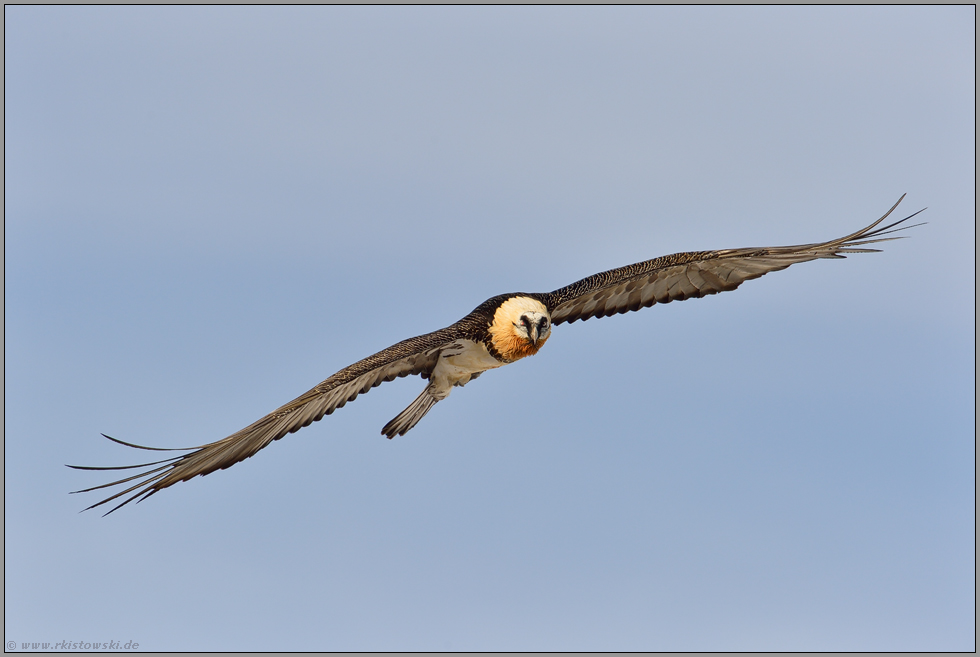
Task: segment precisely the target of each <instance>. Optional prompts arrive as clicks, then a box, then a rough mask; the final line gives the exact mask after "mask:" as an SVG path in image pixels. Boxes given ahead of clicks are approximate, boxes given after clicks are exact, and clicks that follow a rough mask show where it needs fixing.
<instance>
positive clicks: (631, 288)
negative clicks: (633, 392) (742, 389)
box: [541, 194, 922, 324]
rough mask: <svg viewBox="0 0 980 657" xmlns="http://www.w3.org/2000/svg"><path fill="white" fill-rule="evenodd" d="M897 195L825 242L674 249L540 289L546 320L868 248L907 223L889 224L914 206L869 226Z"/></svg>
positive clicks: (706, 289)
mask: <svg viewBox="0 0 980 657" xmlns="http://www.w3.org/2000/svg"><path fill="white" fill-rule="evenodd" d="M903 198H905V195H904V194H903V195H902V198H900V199H898V202H897V203H895V205H893V206H892V208H891V209H890V210H889V211H888V212H886V213H885V214H884V216H882V217H881V218H880V219H878V221H876V222H874V223H873V224H871V225H870V226H868V227H867V228H864V229H862V230H859V231H857V232H856V233H852V234H850V235H847V236H845V237H841V238H839V239H836V240H831V241H829V242H822V243H819V244H802V245H799V246H777V247H763V248H749V249H725V250H722V251H695V252H689V253H675V254H673V255H668V256H663V257H660V258H654V259H653V260H647V261H645V262H639V263H636V264H635V265H628V266H626V267H620V268H619V269H611V270H609V271H605V272H602V273H599V274H595V275H594V276H589V277H588V278H583V279H582V280H580V281H578V282H576V283H572V284H571V285H569V286H566V287H563V288H560V289H558V290H555V291H554V292H551V293H549V294H545V295H541V298H542V301H543V302H544V303H545V305H547V306H548V308H549V310H550V311H551V321H552V323H553V324H561V323H562V322H574V321H576V320H580V319H581V320H586V319H589V318H591V317H606V316H609V315H615V314H619V313H625V312H629V311H631V310H639V309H640V308H648V307H650V306H652V305H653V304H655V303H670V302H671V301H681V300H683V299H690V298H692V297H698V298H700V297H703V296H707V295H709V294H717V293H718V292H726V291H728V290H734V289H735V288H737V287H738V286H739V285H741V284H742V283H743V282H745V281H747V280H750V279H753V278H759V277H760V276H764V275H766V274H768V273H769V272H772V271H779V270H780V269H786V268H787V267H789V266H790V265H794V264H796V263H798V262H806V261H808V260H815V259H817V258H843V257H845V256H844V255H842V254H845V253H870V252H874V251H877V249H867V248H861V247H862V246H863V245H867V244H872V243H875V242H886V241H888V240H893V239H899V238H897V237H883V236H884V235H886V234H889V233H892V232H895V231H896V230H904V229H905V228H911V226H905V227H903V228H895V227H896V226H898V225H899V224H901V223H903V222H905V221H908V220H909V219H911V218H912V217H914V216H915V215H916V214H918V212H916V213H915V214H913V215H910V216H908V217H906V218H905V219H902V220H901V221H897V222H895V223H893V224H889V225H887V226H884V227H882V228H878V229H875V226H877V225H878V224H880V223H881V222H882V221H884V220H885V217H887V216H888V215H890V214H891V213H892V211H893V210H894V209H895V208H896V207H898V204H899V203H901V202H902V199H903ZM919 212H922V210H919Z"/></svg>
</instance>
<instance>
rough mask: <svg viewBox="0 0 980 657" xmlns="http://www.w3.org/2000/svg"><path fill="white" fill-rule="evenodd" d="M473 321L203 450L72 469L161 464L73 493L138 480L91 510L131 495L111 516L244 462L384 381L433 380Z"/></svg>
mask: <svg viewBox="0 0 980 657" xmlns="http://www.w3.org/2000/svg"><path fill="white" fill-rule="evenodd" d="M468 320H470V321H468ZM472 323H473V322H472V320H471V317H469V316H468V317H466V318H464V319H463V320H460V321H459V322H456V323H455V324H453V325H452V326H449V327H447V328H444V329H441V330H439V331H435V332H433V333H427V334H426V335H421V336H419V337H415V338H410V339H408V340H404V341H402V342H399V343H398V344H396V345H393V346H391V347H389V348H387V349H385V350H384V351H379V352H378V353H376V354H374V355H373V356H369V357H367V358H365V359H364V360H361V361H358V362H356V363H354V364H353V365H351V366H349V367H345V368H344V369H342V370H340V371H339V372H337V373H336V374H334V375H333V376H331V377H330V378H329V379H327V380H326V381H323V382H322V383H320V384H319V385H318V386H316V387H315V388H313V389H312V390H310V391H309V392H307V393H305V394H303V395H300V396H299V397H297V398H296V399H294V400H293V401H291V402H289V403H288V404H286V405H284V406H281V407H279V408H277V409H276V410H274V411H273V412H271V413H269V414H268V415H266V416H265V417H263V418H262V419H260V420H258V421H256V422H254V423H252V424H250V425H249V426H247V427H245V428H244V429H242V430H241V431H238V432H236V433H233V434H232V435H230V436H228V437H227V438H224V439H223V440H219V441H217V442H213V443H208V444H207V445H201V446H199V447H190V448H182V449H183V450H186V451H189V452H190V453H189V454H185V455H183V456H175V457H173V458H170V459H165V460H163V461H155V462H153V463H143V464H141V465H130V466H114V467H91V466H77V465H71V466H68V467H70V468H75V469H78V470H127V469H131V468H141V467H151V466H159V467H156V468H153V469H151V470H148V471H146V472H142V473H140V474H137V475H134V476H132V477H127V478H125V479H120V480H118V481H114V482H112V483H108V484H103V485H101V486H95V487H93V488H86V489H85V490H79V491H74V492H76V493H85V492H88V491H93V490H98V489H100V488H108V487H111V486H116V485H118V484H123V483H127V482H130V481H136V480H139V481H137V482H136V483H134V484H133V485H131V486H129V487H128V488H126V489H125V490H123V491H121V492H118V493H116V494H115V495H113V496H111V497H109V498H107V499H104V500H102V501H101V502H98V503H96V504H93V505H92V506H90V507H88V508H89V509H91V508H94V507H97V506H101V505H103V504H105V503H107V502H110V501H112V500H115V499H117V498H119V497H122V496H125V495H127V494H129V493H132V495H131V496H130V497H127V498H126V499H124V500H123V501H122V502H121V503H120V504H119V505H117V506H116V507H114V508H113V509H111V510H110V511H109V512H108V513H112V511H115V510H116V509H118V508H119V507H121V506H123V505H125V504H128V503H129V502H131V501H133V500H134V499H136V498H140V500H142V499H145V498H147V497H149V496H150V495H153V494H154V493H156V492H158V491H161V490H163V489H164V488H167V487H168V486H172V485H174V484H176V483H177V482H179V481H187V480H188V479H191V478H192V477H196V476H197V475H206V474H209V473H211V472H214V471H215V470H223V469H225V468H228V467H231V466H232V465H234V464H236V463H238V462H239V461H243V460H245V459H247V458H249V457H250V456H252V455H253V454H255V453H256V452H258V451H259V450H260V449H262V448H263V447H265V446H266V445H268V444H269V443H271V442H272V441H274V440H279V439H280V438H282V437H283V436H285V435H286V434H288V433H292V432H294V431H299V430H300V429H302V428H303V427H305V426H309V425H310V424H311V423H313V422H316V421H317V420H319V419H321V418H322V417H323V416H324V415H330V414H331V413H333V412H334V411H335V410H337V409H338V408H341V407H342V406H344V404H346V403H347V402H349V401H353V400H354V399H355V398H356V397H357V396H358V395H360V394H363V393H365V392H368V391H369V390H371V388H374V387H377V386H379V385H381V384H382V383H384V382H385V381H393V380H395V379H396V378H398V377H402V376H409V375H412V374H421V375H422V376H423V377H428V376H429V374H430V373H431V372H432V369H433V368H434V367H435V365H436V362H437V361H438V359H439V353H440V351H442V350H443V349H444V348H446V347H447V346H448V345H450V344H452V342H453V341H454V340H457V339H458V338H460V337H464V336H465V335H466V334H467V333H468V332H467V327H468V325H469V324H472ZM106 438H109V439H110V440H113V441H115V442H118V443H121V444H123V445H127V446H129V447H135V448H138V449H148V450H154V451H170V450H161V449H160V448H156V447H143V446H141V445H134V444H131V443H126V442H123V441H121V440H117V439H116V438H110V437H109V436H106ZM177 451H181V450H177ZM161 464H162V465H161ZM87 510H88V509H86V511H87Z"/></svg>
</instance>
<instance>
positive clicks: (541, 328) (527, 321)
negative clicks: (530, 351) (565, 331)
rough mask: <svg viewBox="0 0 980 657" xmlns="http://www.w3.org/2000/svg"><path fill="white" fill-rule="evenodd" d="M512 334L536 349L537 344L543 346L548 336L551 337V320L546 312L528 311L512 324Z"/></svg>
mask: <svg viewBox="0 0 980 657" xmlns="http://www.w3.org/2000/svg"><path fill="white" fill-rule="evenodd" d="M514 332H515V333H516V334H517V335H518V336H519V337H521V338H523V339H524V340H527V341H528V343H529V344H530V345H531V346H532V347H534V348H537V347H538V344H539V343H540V344H544V342H545V340H547V339H548V336H549V335H551V318H550V317H549V316H548V313H547V311H545V312H539V311H536V310H529V311H527V312H523V313H521V316H520V317H519V318H518V319H517V321H516V322H514Z"/></svg>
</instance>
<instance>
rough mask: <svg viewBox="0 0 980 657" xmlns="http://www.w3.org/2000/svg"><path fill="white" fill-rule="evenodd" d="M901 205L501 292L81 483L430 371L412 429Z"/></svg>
mask: <svg viewBox="0 0 980 657" xmlns="http://www.w3.org/2000/svg"><path fill="white" fill-rule="evenodd" d="M903 198H904V196H903ZM901 200H902V199H899V203H900V202H901ZM897 206H898V203H896V204H895V205H894V206H892V208H891V210H889V211H888V212H887V213H886V214H885V215H884V216H883V217H881V219H878V221H876V222H874V223H873V224H871V225H870V226H868V227H867V228H864V229H863V230H860V231H857V232H855V233H852V234H850V235H847V236H845V237H842V238H839V239H836V240H831V241H829V242H821V243H816V244H805V245H800V246H787V247H763V248H749V249H725V250H719V251H695V252H686V253H676V254H673V255H669V256H663V257H660V258H654V259H653V260H646V261H644V262H639V263H636V264H633V265H628V266H626V267H619V268H617V269H611V270H609V271H605V272H601V273H598V274H595V275H593V276H589V277H587V278H583V279H582V280H580V281H577V282H575V283H572V284H571V285H568V286H565V287H562V288H559V289H557V290H554V291H553V292H547V293H515V294H503V295H499V296H495V297H492V298H490V299H487V300H486V301H484V302H483V303H481V304H480V305H479V306H477V307H476V308H475V309H474V310H473V311H472V312H471V313H469V314H468V315H466V316H465V317H463V318H462V319H460V320H459V321H458V322H456V323H454V324H452V325H450V326H447V327H446V328H443V329H439V330H438V331H434V332H432V333H427V334H425V335H421V336H418V337H414V338H409V339H408V340H403V341H402V342H399V343H397V344H395V345H392V346H391V347H388V348H387V349H384V350H382V351H379V352H378V353H376V354H374V355H372V356H368V357H367V358H365V359H363V360H360V361H358V362H356V363H354V364H353V365H350V366H348V367H345V368H344V369H342V370H340V371H339V372H337V373H336V374H334V375H333V376H331V377H329V378H328V379H326V380H325V381H323V382H321V383H320V384H319V385H317V386H316V387H314V388H313V389H311V390H309V391H308V392H306V393H304V394H303V395H300V396H299V397H297V398H296V399H294V400H293V401H291V402H289V403H288V404H285V405H283V406H281V407H280V408H278V409H276V410H275V411H273V412H272V413H269V414H268V415H266V416H265V417H263V418H261V419H259V420H258V421H256V422H254V423H253V424H251V425H249V426H247V427H245V428H244V429H242V430H241V431H238V432H236V433H234V434H232V435H230V436H228V437H227V438H224V439H222V440H219V441H217V442H213V443H208V444H206V445H201V446H199V447H193V448H187V449H186V451H189V452H190V453H189V454H185V455H182V456H177V457H174V458H171V459H165V460H163V461H156V462H154V463H145V464H142V465H138V466H123V467H109V468H103V467H89V466H70V467H75V468H79V469H87V470H121V469H128V468H140V467H150V468H151V469H150V470H149V471H145V472H142V473H140V474H138V475H135V476H133V477H128V478H126V479H122V480H119V481H115V482H112V483H110V484H105V485H103V486H96V487H94V488H89V489H85V491H78V492H86V491H90V490H96V489H99V488H105V487H107V486H114V485H117V484H122V483H126V482H130V481H134V480H142V481H139V482H138V483H135V484H133V485H132V486H130V487H129V488H127V489H125V490H123V491H121V492H119V493H116V494H115V495H113V496H112V497H109V498H108V499H105V500H103V501H101V502H99V503H97V504H94V505H93V507H94V506H99V505H101V504H105V503H106V502H109V501H110V500H113V499H116V498H118V497H120V496H123V495H126V494H127V493H131V492H133V491H135V493H134V494H133V495H132V496H131V497H128V498H126V499H125V500H124V501H123V502H122V503H121V504H119V505H118V506H117V507H115V508H114V509H112V510H113V511H114V510H115V509H117V508H119V506H123V505H124V504H126V503H128V502H130V501H131V500H133V499H135V498H140V499H145V498H146V497H148V496H150V495H152V494H154V493H156V492H158V491H160V490H162V489H164V488H167V487H169V486H171V485H173V484H175V483H177V482H178V481H185V480H187V479H190V478H192V477H195V476H197V475H205V474H208V473H210V472H214V471H215V470H219V469H224V468H227V467H230V466H232V465H234V464H235V463H237V462H239V461H242V460H244V459H246V458H248V457H250V456H252V455H253V454H255V453H256V452H258V451H259V450H261V449H262V448H264V447H265V446H266V445H268V444H269V443H270V442H272V441H274V440H278V439H280V438H282V437H283V436H285V435H287V434H289V433H292V432H294V431H298V430H299V429H301V428H303V427H305V426H308V425H310V424H311V423H313V422H316V421H317V420H320V419H321V418H322V417H323V416H324V415H329V414H331V413H333V412H334V411H335V410H337V409H338V408H341V407H343V406H344V405H345V404H346V403H347V402H349V401H353V400H354V399H355V398H356V397H357V396H358V395H360V394H363V393H365V392H367V391H369V390H371V388H374V387H376V386H379V385H380V384H382V383H384V382H385V381H392V380H394V379H396V378H398V377H403V376H409V375H414V374H418V375H420V376H421V377H422V378H423V379H427V380H428V384H427V385H426V387H425V389H424V390H423V391H422V393H421V394H420V395H419V396H418V397H417V398H416V399H415V401H413V402H412V403H411V404H410V405H409V406H408V407H407V408H406V409H405V410H404V411H402V412H401V413H399V414H398V415H397V416H396V417H395V418H394V419H393V420H391V421H390V422H389V423H388V424H386V425H385V426H384V428H383V429H382V430H381V432H382V434H384V435H385V436H387V437H388V438H393V437H394V436H396V435H404V434H405V433H406V432H407V431H409V430H410V429H411V428H412V427H414V426H415V425H416V424H417V423H418V422H419V420H421V419H422V418H423V417H424V416H425V414H426V413H428V412H429V410H430V409H431V408H432V407H433V406H434V405H435V404H436V403H437V402H439V401H441V400H443V399H445V398H446V397H448V396H449V393H450V392H451V391H452V389H453V388H454V387H459V386H464V385H466V384H467V383H469V382H470V381H472V380H473V379H475V378H477V377H478V376H480V375H481V374H482V373H483V372H486V371H487V370H491V369H495V368H498V367H502V366H504V365H508V364H510V363H513V362H515V361H518V360H520V359H522V358H526V357H527V356H532V355H534V354H535V353H537V352H538V350H539V349H541V348H542V346H544V344H545V342H546V341H547V340H548V338H549V337H551V332H552V326H554V325H558V324H562V323H565V322H568V323H571V322H575V321H577V320H583V321H584V320H587V319H590V318H593V317H605V316H609V315H614V314H619V313H625V312H629V311H633V310H638V309H640V308H646V307H649V306H652V305H654V304H657V303H669V302H671V301H679V300H683V299H688V298H692V297H695V298H697V297H703V296H707V295H710V294H716V293H718V292H724V291H729V290H734V289H735V288H737V287H738V286H739V285H741V284H742V283H743V282H744V281H746V280H749V279H753V278H758V277H760V276H763V275H765V274H767V273H769V272H772V271H778V270H780V269H785V268H786V267H789V266H790V265H793V264H796V263H799V262H806V261H808V260H815V259H818V258H842V257H844V255H843V254H846V253H866V252H870V251H874V250H875V249H867V248H861V247H862V246H864V245H867V244H871V243H874V242H881V241H887V240H890V239H896V238H886V237H883V235H885V234H887V233H889V232H892V231H893V230H902V229H896V228H895V227H896V226H897V225H898V224H900V223H902V222H904V221H907V220H908V219H909V218H911V216H915V215H910V217H906V218H905V219H902V220H901V221H898V222H895V223H893V224H890V225H888V226H885V227H882V228H878V229H877V230H875V227H876V226H877V225H878V224H879V223H881V222H882V221H883V220H884V219H885V217H887V216H888V215H889V214H891V212H892V211H893V210H894V209H895V207H897ZM920 212H921V210H920ZM916 214H918V213H916ZM906 227H908V226H906ZM106 437H107V438H108V436H106ZM110 440H114V441H116V442H119V443H122V444H124V445H128V446H130V447H136V448H139V449H147V450H153V451H170V450H159V448H150V447H142V446H140V445H133V444H131V443H126V442H123V441H121V440H117V439H115V438H110ZM180 451H184V450H180ZM153 466H158V467H153ZM89 508H92V507H89ZM110 513H111V511H110Z"/></svg>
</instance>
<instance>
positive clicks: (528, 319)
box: [490, 296, 551, 360]
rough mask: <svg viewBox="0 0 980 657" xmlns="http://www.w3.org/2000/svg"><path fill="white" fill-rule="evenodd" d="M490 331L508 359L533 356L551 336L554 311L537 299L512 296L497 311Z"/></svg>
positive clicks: (498, 347) (493, 339) (500, 352)
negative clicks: (552, 313) (549, 311)
mask: <svg viewBox="0 0 980 657" xmlns="http://www.w3.org/2000/svg"><path fill="white" fill-rule="evenodd" d="M490 335H491V339H492V341H493V346H494V348H495V349H496V350H497V352H498V353H499V354H500V355H501V356H503V357H504V358H506V359H507V360H518V359H521V358H524V357H525V356H533V355H534V354H536V353H537V352H538V349H540V348H541V346H542V345H543V344H544V343H545V341H547V339H548V338H549V337H550V336H551V315H550V314H549V313H548V309H547V308H546V307H545V305H544V304H543V303H541V302H540V301H538V300H537V299H532V298H530V297H519V296H518V297H511V298H510V299H507V300H506V301H504V302H503V303H502V304H500V307H499V308H497V311H496V312H495V313H494V316H493V323H492V324H491V325H490Z"/></svg>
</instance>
